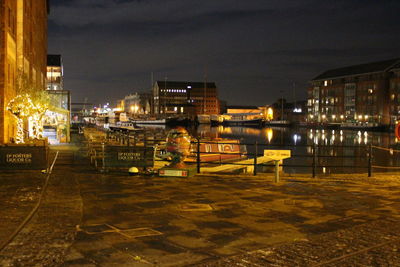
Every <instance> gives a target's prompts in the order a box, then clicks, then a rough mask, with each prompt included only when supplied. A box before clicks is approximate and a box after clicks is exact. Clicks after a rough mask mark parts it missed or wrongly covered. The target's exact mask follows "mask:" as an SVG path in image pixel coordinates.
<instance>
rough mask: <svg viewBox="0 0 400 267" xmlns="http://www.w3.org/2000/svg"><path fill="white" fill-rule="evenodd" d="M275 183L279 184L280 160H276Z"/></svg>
mask: <svg viewBox="0 0 400 267" xmlns="http://www.w3.org/2000/svg"><path fill="white" fill-rule="evenodd" d="M275 183H279V160H275Z"/></svg>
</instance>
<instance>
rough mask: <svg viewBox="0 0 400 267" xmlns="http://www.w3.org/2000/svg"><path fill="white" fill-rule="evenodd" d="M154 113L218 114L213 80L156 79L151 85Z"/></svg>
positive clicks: (216, 90) (216, 95)
mask: <svg viewBox="0 0 400 267" xmlns="http://www.w3.org/2000/svg"><path fill="white" fill-rule="evenodd" d="M153 112H154V114H183V115H188V116H195V115H198V114H210V115H211V114H219V113H220V110H219V100H218V89H217V86H216V84H215V83H214V82H207V83H205V82H186V81H185V82H184V81H157V82H156V83H155V84H154V86H153Z"/></svg>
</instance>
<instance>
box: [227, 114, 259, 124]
mask: <svg viewBox="0 0 400 267" xmlns="http://www.w3.org/2000/svg"><path fill="white" fill-rule="evenodd" d="M263 120H264V117H263V115H262V114H259V113H227V114H224V122H223V123H224V124H228V125H261V123H262V122H263Z"/></svg>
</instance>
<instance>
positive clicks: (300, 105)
mask: <svg viewBox="0 0 400 267" xmlns="http://www.w3.org/2000/svg"><path fill="white" fill-rule="evenodd" d="M306 111H307V101H304V100H303V101H296V102H287V101H286V99H284V98H280V99H278V100H277V101H276V102H275V103H273V104H272V105H269V106H267V110H266V112H267V115H268V117H269V119H267V120H272V121H289V122H291V123H300V122H305V121H306Z"/></svg>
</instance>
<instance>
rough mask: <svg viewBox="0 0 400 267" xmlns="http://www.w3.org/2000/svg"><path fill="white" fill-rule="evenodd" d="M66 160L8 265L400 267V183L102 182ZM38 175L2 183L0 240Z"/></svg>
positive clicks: (117, 178) (267, 179)
mask: <svg viewBox="0 0 400 267" xmlns="http://www.w3.org/2000/svg"><path fill="white" fill-rule="evenodd" d="M66 150H68V149H66ZM63 155H64V163H63V161H61V162H59V164H58V165H56V167H55V170H54V175H53V176H52V179H51V180H50V184H49V188H48V191H47V193H46V197H45V200H44V202H43V205H42V207H41V208H40V209H39V211H38V213H37V214H36V215H35V217H34V218H33V219H32V220H31V222H30V223H29V224H28V225H27V227H26V228H25V229H24V230H23V231H22V232H21V233H20V234H19V235H18V236H17V238H16V239H15V240H14V241H13V242H12V243H11V244H10V245H9V246H8V247H6V249H5V250H3V251H1V252H0V265H2V266H58V265H63V266H197V265H198V266H365V265H367V266H396V265H397V266H399V265H400V259H399V256H398V255H399V254H398V248H399V245H400V244H399V238H400V231H399V230H400V229H399V228H400V224H399V223H398V222H399V219H400V197H399V195H398V192H399V189H400V182H399V178H398V175H397V174H394V175H381V176H379V175H375V176H374V178H370V179H367V178H366V177H365V175H363V176H356V175H343V176H341V177H336V178H333V177H325V178H321V179H310V178H306V177H304V176H303V177H300V176H293V177H284V178H283V179H282V182H281V183H278V184H276V183H274V182H273V177H272V176H269V175H265V176H257V177H253V176H233V175H232V176H226V175H225V176H217V175H200V176H196V177H193V178H188V179H179V178H157V177H147V176H146V177H140V176H128V175H127V174H125V173H124V172H115V173H105V174H102V173H99V172H97V171H95V170H93V169H92V168H91V167H90V166H89V165H88V164H87V161H85V160H84V159H82V158H78V159H76V158H74V160H72V161H71V162H68V160H65V159H66V158H67V159H68V157H69V156H68V153H64V154H63ZM66 161H67V163H65V162H66ZM40 175H41V174H38V173H37V172H35V173H31V174H27V175H26V177H25V178H24V179H25V180H24V179H22V178H21V180H20V181H19V182H18V180H15V182H13V179H14V178H13V177H12V174H11V175H8V176H7V175H5V174H1V175H0V177H1V178H2V184H1V192H2V195H1V200H2V201H4V202H2V203H8V204H7V205H6V206H5V208H4V209H3V210H2V211H0V213H1V214H0V216H1V218H2V220H0V233H1V234H0V238H1V239H0V241H1V240H2V239H4V237H5V236H6V235H7V233H10V232H12V229H13V228H14V227H16V224H17V223H18V222H19V221H21V220H22V219H21V217H22V216H24V215H25V214H26V213H27V212H29V209H30V207H32V206H33V205H34V203H35V200H36V199H37V198H36V197H35V196H36V195H37V194H38V191H39V190H38V189H40V185H41V183H42V182H43V179H44V177H42V176H40ZM21 188H26V189H23V190H21ZM21 192H22V193H21ZM24 192H27V193H24ZM23 199H29V201H28V202H26V201H23ZM13 201H14V202H13ZM12 203H14V204H12ZM28 203H29V204H28ZM3 218H5V219H3ZM338 262H339V264H338Z"/></svg>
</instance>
